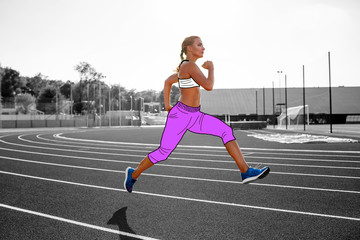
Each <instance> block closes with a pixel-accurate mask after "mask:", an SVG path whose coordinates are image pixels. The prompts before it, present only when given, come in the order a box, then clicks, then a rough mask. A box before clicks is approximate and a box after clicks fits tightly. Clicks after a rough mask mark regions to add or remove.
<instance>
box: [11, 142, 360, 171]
mask: <svg viewBox="0 0 360 240" xmlns="http://www.w3.org/2000/svg"><path fill="white" fill-rule="evenodd" d="M23 136H24V135H21V136H19V137H18V138H19V140H21V141H24V142H29V143H34V144H42V145H50V146H62V147H72V148H78V147H79V146H77V145H75V146H74V145H67V144H54V143H44V142H35V141H32V140H28V139H24V138H23ZM8 144H10V143H8ZM23 146H27V145H23ZM32 146H33V145H32ZM28 147H31V146H28ZM34 147H39V146H34ZM81 147H83V148H84V147H85V146H81ZM39 148H41V147H39ZM86 148H90V149H97V150H114V151H123V152H137V153H139V152H144V153H145V154H147V153H149V150H146V151H144V150H138V149H122V148H101V147H88V146H87V147H86ZM86 152H88V151H86ZM95 153H98V154H105V155H116V153H102V152H95ZM252 154H253V153H243V155H244V156H245V157H247V159H249V158H253V159H273V160H274V159H276V160H288V161H306V162H335V163H360V161H352V160H327V159H311V158H283V157H276V158H274V157H256V156H249V155H252ZM173 155H193V156H210V157H223V158H229V157H230V155H229V154H227V155H218V154H204V153H182V152H178V151H174V152H173V153H172V156H173ZM282 155H284V154H282ZM172 159H178V160H191V161H200V162H201V161H203V162H221V163H225V162H227V163H233V162H234V161H233V160H231V161H227V160H208V159H206V160H205V159H189V158H186V159H185V158H172ZM266 164H272V165H275V163H266ZM289 166H292V165H289ZM294 166H296V165H294ZM301 166H302V165H301Z"/></svg>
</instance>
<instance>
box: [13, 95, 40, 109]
mask: <svg viewBox="0 0 360 240" xmlns="http://www.w3.org/2000/svg"><path fill="white" fill-rule="evenodd" d="M35 102H36V98H35V97H34V96H32V95H31V94H29V93H25V94H19V95H16V97H15V105H16V112H20V113H23V114H28V113H29V112H30V110H31V109H32V108H33V109H35V108H36V103H35Z"/></svg>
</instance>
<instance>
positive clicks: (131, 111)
mask: <svg viewBox="0 0 360 240" xmlns="http://www.w3.org/2000/svg"><path fill="white" fill-rule="evenodd" d="M132 98H133V97H132V96H131V95H130V101H131V102H130V113H131V126H132V125H133V110H132V109H133V104H132Z"/></svg>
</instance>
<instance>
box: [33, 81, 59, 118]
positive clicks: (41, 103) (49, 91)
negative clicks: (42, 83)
mask: <svg viewBox="0 0 360 240" xmlns="http://www.w3.org/2000/svg"><path fill="white" fill-rule="evenodd" d="M37 109H38V110H39V111H42V112H44V113H46V114H55V113H56V87H54V86H51V85H48V86H46V87H45V88H44V89H43V90H42V91H41V92H40V96H39V97H38V104H37Z"/></svg>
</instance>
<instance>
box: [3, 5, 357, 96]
mask: <svg viewBox="0 0 360 240" xmlns="http://www.w3.org/2000/svg"><path fill="white" fill-rule="evenodd" d="M359 25H360V0H221V1H220V0H218V1H212V0H181V1H172V0H156V1H155V0H126V1H125V0H61V1H59V0H1V1H0V63H1V66H3V67H11V68H13V69H15V70H18V71H20V74H21V75H22V76H34V75H35V74H36V73H39V72H41V73H42V74H44V75H45V76H48V77H49V79H59V80H64V81H66V80H72V81H78V80H79V75H78V73H77V72H76V71H75V70H74V66H75V65H76V64H78V63H79V62H81V61H86V62H89V63H90V64H91V65H92V66H93V67H94V68H95V69H96V70H97V71H99V72H102V73H103V74H104V75H106V76H107V78H106V79H105V82H107V83H108V84H121V85H122V86H124V87H126V88H128V89H131V88H136V89H137V90H146V89H154V90H161V89H162V88H163V82H164V80H165V79H166V77H167V76H169V75H170V74H172V71H173V69H175V68H176V66H177V65H178V64H179V62H180V57H179V54H180V50H181V43H182V41H183V39H184V38H185V37H187V36H190V35H198V36H200V37H201V38H202V41H203V43H204V46H205V48H206V50H205V56H204V58H203V59H199V60H198V63H199V65H201V64H202V62H204V61H205V60H212V61H213V62H214V65H215V88H262V87H271V86H272V82H273V81H274V83H275V87H278V86H279V76H278V74H277V71H278V70H282V71H283V72H284V73H286V74H287V79H288V86H289V87H301V86H302V65H305V71H306V73H305V75H306V86H308V87H317V86H328V60H327V54H328V51H330V52H331V65H332V85H333V86H343V85H345V86H359V85H360V71H359V67H360V27H359ZM283 79H284V77H283V76H282V81H281V87H283V85H284V82H283Z"/></svg>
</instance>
